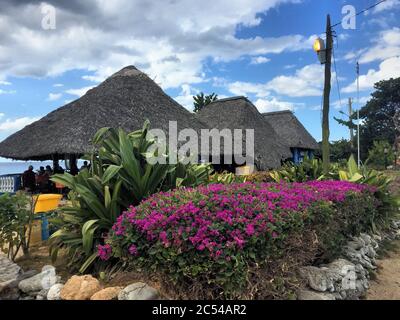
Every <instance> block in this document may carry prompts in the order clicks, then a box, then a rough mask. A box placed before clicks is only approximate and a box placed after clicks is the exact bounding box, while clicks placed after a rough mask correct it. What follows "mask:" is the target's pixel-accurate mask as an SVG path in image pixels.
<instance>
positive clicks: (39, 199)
mask: <svg viewBox="0 0 400 320" xmlns="http://www.w3.org/2000/svg"><path fill="white" fill-rule="evenodd" d="M61 198H62V195H61V194H40V195H39V196H35V197H34V201H36V204H35V210H34V213H40V212H49V211H53V210H55V209H57V208H58V205H59V204H60V201H61Z"/></svg>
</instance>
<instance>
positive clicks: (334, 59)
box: [332, 46, 342, 109]
mask: <svg viewBox="0 0 400 320" xmlns="http://www.w3.org/2000/svg"><path fill="white" fill-rule="evenodd" d="M332 56H333V66H334V68H335V77H336V86H337V90H338V96H339V106H340V109H342V97H341V95H340V86H339V79H338V72H337V68H336V58H335V50H334V49H333V46H332Z"/></svg>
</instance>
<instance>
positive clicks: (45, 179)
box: [36, 167, 50, 192]
mask: <svg viewBox="0 0 400 320" xmlns="http://www.w3.org/2000/svg"><path fill="white" fill-rule="evenodd" d="M49 177H50V176H49V175H48V173H47V171H46V170H45V169H44V167H40V170H39V172H38V174H37V176H36V186H37V187H39V190H40V192H46V191H47V190H48V187H49Z"/></svg>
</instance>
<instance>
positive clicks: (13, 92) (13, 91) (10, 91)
mask: <svg viewBox="0 0 400 320" xmlns="http://www.w3.org/2000/svg"><path fill="white" fill-rule="evenodd" d="M16 92H17V91H15V90H3V89H0V95H2V94H15V93H16Z"/></svg>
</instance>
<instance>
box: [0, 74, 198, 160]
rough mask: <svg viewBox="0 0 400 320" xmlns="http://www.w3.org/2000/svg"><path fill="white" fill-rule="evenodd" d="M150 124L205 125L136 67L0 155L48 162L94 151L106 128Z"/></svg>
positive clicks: (33, 127)
mask: <svg viewBox="0 0 400 320" xmlns="http://www.w3.org/2000/svg"><path fill="white" fill-rule="evenodd" d="M146 119H149V120H150V126H151V128H159V129H162V130H164V132H166V133H168V123H169V120H171V121H177V122H178V130H180V129H183V128H193V129H195V130H199V129H200V128H202V127H204V125H203V124H201V123H200V122H199V121H198V120H197V119H196V118H195V117H194V115H193V114H191V113H190V112H189V111H187V110H186V109H185V108H184V107H182V106H181V105H179V104H178V103H177V102H176V101H174V100H173V99H172V98H171V97H169V96H168V95H167V94H165V93H164V92H163V91H162V89H161V88H160V87H159V86H158V85H157V84H156V83H155V82H154V81H153V80H151V79H150V78H149V77H148V76H147V75H146V74H144V73H143V72H141V71H139V70H138V69H136V68H135V67H133V66H128V67H126V68H123V69H122V70H120V71H119V72H117V73H115V74H114V75H112V76H111V77H109V78H108V79H106V80H105V81H104V82H103V83H101V84H100V85H98V86H97V87H95V88H93V89H91V90H89V91H88V92H87V93H86V94H85V95H84V96H82V97H81V98H79V99H77V100H75V101H73V102H71V103H68V104H67V105H65V106H63V107H61V108H58V109H57V110H55V111H53V112H51V113H49V114H48V115H47V116H45V117H43V118H42V119H40V120H38V121H36V122H34V123H32V124H30V125H28V126H26V127H25V128H24V129H22V130H20V131H18V132H16V133H14V134H13V135H11V136H10V137H8V138H7V139H5V140H4V141H3V142H1V143H0V156H2V157H6V158H13V159H20V160H28V159H31V160H46V159H52V155H54V154H57V155H59V156H60V157H63V156H64V155H67V154H75V155H81V154H83V153H85V152H87V151H89V150H91V149H92V146H91V144H90V140H91V138H92V137H93V135H94V134H95V133H96V131H97V130H98V129H100V128H102V127H114V128H118V127H121V128H123V129H125V130H127V131H133V130H137V129H140V128H142V126H143V123H144V121H145V120H146Z"/></svg>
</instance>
